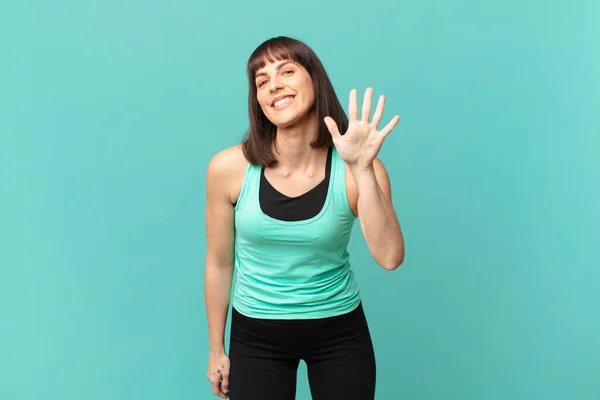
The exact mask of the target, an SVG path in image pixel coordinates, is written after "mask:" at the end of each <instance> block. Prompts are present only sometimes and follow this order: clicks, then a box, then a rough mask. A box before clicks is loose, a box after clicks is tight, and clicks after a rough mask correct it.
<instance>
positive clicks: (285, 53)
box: [248, 37, 308, 77]
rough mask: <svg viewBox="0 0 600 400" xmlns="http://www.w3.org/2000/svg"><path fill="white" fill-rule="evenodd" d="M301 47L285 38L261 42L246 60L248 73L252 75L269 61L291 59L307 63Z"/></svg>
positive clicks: (303, 63)
mask: <svg viewBox="0 0 600 400" xmlns="http://www.w3.org/2000/svg"><path fill="white" fill-rule="evenodd" d="M304 53H306V52H303V51H302V47H301V46H299V45H298V44H296V43H295V42H294V41H291V40H287V38H283V37H282V38H276V39H274V40H271V41H268V42H265V43H263V44H262V45H261V46H259V47H258V48H256V50H255V51H254V52H253V53H252V55H251V56H250V60H248V74H249V75H250V76H251V77H253V76H254V75H255V74H256V72H257V71H258V70H259V69H261V68H263V67H264V66H265V65H267V63H269V62H275V61H283V60H291V61H294V62H297V63H299V64H301V65H303V66H306V65H307V64H308V55H307V54H304Z"/></svg>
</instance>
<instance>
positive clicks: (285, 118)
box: [255, 60, 315, 128]
mask: <svg viewBox="0 0 600 400" xmlns="http://www.w3.org/2000/svg"><path fill="white" fill-rule="evenodd" d="M255 85H256V98H257V100H258V103H259V104H260V107H261V108H262V110H263V112H264V114H265V116H266V117H267V118H268V119H269V121H271V122H272V123H273V124H274V125H275V126H277V127H280V128H285V127H289V126H291V125H293V124H295V123H297V122H298V121H299V120H301V119H302V118H303V117H305V116H306V115H307V114H308V113H309V112H310V110H311V108H312V106H313V104H314V101H315V93H314V88H313V82H312V79H311V77H310V75H309V74H308V72H307V71H306V69H305V68H304V67H303V66H301V65H300V64H297V63H295V62H294V61H290V60H282V61H275V62H268V61H267V64H266V65H265V66H264V67H263V68H261V69H259V70H258V71H257V72H256V75H255Z"/></svg>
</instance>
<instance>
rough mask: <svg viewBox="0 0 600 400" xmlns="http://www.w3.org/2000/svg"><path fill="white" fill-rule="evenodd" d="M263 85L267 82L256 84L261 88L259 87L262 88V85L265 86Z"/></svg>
mask: <svg viewBox="0 0 600 400" xmlns="http://www.w3.org/2000/svg"><path fill="white" fill-rule="evenodd" d="M265 83H267V81H261V82H260V83H259V84H258V87H261V86H262V85H263V84H265Z"/></svg>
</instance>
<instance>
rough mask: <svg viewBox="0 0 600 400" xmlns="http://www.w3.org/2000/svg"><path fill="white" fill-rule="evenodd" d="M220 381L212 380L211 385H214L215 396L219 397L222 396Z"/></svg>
mask: <svg viewBox="0 0 600 400" xmlns="http://www.w3.org/2000/svg"><path fill="white" fill-rule="evenodd" d="M219 380H220V379H218V378H217V379H215V378H211V380H210V384H211V385H212V392H213V394H214V395H215V396H219V395H220V394H221V388H220V386H221V383H220V382H219Z"/></svg>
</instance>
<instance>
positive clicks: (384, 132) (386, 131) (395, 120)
mask: <svg viewBox="0 0 600 400" xmlns="http://www.w3.org/2000/svg"><path fill="white" fill-rule="evenodd" d="M398 121H400V116H399V115H396V116H394V118H392V120H391V121H390V123H389V124H387V125H386V126H385V128H383V129H382V130H381V132H380V133H381V134H382V135H383V137H386V136H387V135H389V134H390V132H391V131H392V129H394V128H395V127H396V125H397V124H398Z"/></svg>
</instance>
